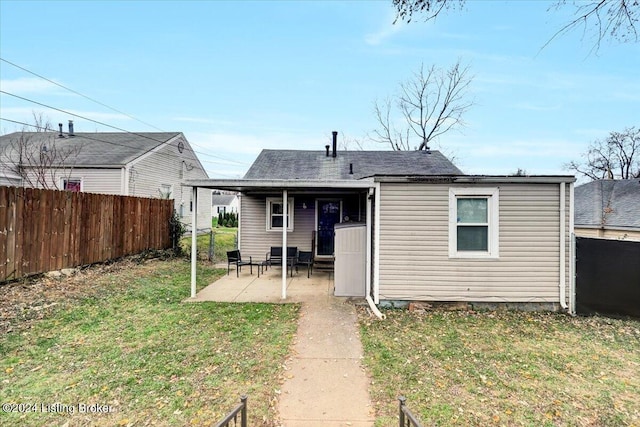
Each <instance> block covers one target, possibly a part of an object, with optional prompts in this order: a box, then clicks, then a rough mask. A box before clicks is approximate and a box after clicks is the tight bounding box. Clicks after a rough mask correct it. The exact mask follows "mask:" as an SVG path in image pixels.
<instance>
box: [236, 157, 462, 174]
mask: <svg viewBox="0 0 640 427" xmlns="http://www.w3.org/2000/svg"><path fill="white" fill-rule="evenodd" d="M351 164H352V165H353V174H350V173H349V165H351ZM462 174H463V173H462V171H461V170H460V169H458V168H457V167H456V166H455V165H454V164H453V163H451V162H450V161H449V160H448V159H447V158H446V157H445V156H443V155H442V154H441V153H440V152H439V151H430V152H426V151H338V152H337V156H336V157H335V158H334V157H331V154H330V155H329V157H327V155H326V151H302V150H262V152H261V153H260V155H259V156H258V158H257V159H256V160H255V162H253V164H252V165H251V167H250V168H249V170H248V171H247V173H246V175H245V176H244V178H245V179H321V180H325V179H326V180H335V179H337V180H341V179H362V178H365V177H370V176H374V175H462Z"/></svg>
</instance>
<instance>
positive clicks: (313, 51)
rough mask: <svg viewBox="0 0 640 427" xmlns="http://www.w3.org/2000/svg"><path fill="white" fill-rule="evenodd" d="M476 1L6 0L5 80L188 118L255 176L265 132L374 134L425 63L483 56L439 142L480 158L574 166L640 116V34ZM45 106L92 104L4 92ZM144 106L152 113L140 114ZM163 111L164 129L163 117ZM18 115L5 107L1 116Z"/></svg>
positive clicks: (291, 136)
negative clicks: (435, 11)
mask: <svg viewBox="0 0 640 427" xmlns="http://www.w3.org/2000/svg"><path fill="white" fill-rule="evenodd" d="M551 5H552V3H551V2H545V1H517V2H515V1H513V2H504V1H474V0H470V1H468V2H467V5H466V7H465V8H464V9H463V10H462V11H453V12H450V13H448V14H447V15H445V16H440V17H439V18H438V19H437V20H436V21H435V22H427V23H424V22H421V21H420V20H416V21H415V22H413V23H411V24H396V25H393V24H392V22H393V19H394V16H395V14H394V10H393V8H392V4H391V0H386V1H352V2H338V1H329V2H320V1H317V2H312V1H306V2H293V1H283V2H275V1H263V2H205V1H197V2H171V1H160V2H152V1H141V2H131V1H127V2H125V1H110V2H97V1H88V2H77V1H73V2H58V1H46V2H35V1H13V0H0V57H2V59H4V60H6V61H10V62H12V63H15V64H17V65H20V66H21V67H24V68H26V69H28V70H30V71H32V72H34V73H37V74H40V75H42V76H44V77H47V78H48V79H51V80H53V81H55V82H57V83H59V84H62V85H64V86H66V87H69V88H71V89H73V90H75V91H77V92H79V93H81V94H83V95H85V96H87V97H90V98H93V99H95V100H97V101H99V102H101V103H102V104H106V105H108V106H110V107H112V108H114V109H116V110H119V111H121V112H124V113H126V114H127V115H128V116H132V117H134V118H135V119H137V120H134V119H133V118H131V117H128V116H127V115H123V114H120V113H118V112H115V111H113V110H111V109H109V108H106V107H104V106H102V105H100V104H97V103H94V102H91V101H89V100H87V99H85V98H83V97H81V96H78V95H76V94H74V93H72V92H69V91H66V90H64V89H62V88H60V87H58V86H55V85H53V84H51V83H48V82H47V81H45V80H42V79H40V78H37V77H35V76H33V75H32V74H29V73H27V72H25V71H23V70H21V69H19V68H16V67H13V66H12V65H9V64H8V63H6V62H0V89H1V90H3V91H5V92H9V93H12V94H15V95H19V96H21V97H24V98H27V99H30V100H33V101H37V102H40V103H42V104H46V105H49V106H52V107H55V108H58V109H61V110H65V111H69V112H73V113H75V114H78V115H80V116H83V117H87V118H89V119H92V120H96V121H99V122H102V123H106V124H109V125H113V126H116V127H118V128H121V129H126V130H128V131H132V132H145V131H147V132H152V131H158V130H159V129H160V130H163V131H181V132H183V133H184V134H185V135H186V137H187V139H188V140H189V141H190V142H191V143H192V145H194V147H195V149H196V151H197V152H198V154H199V157H200V159H201V161H202V163H203V165H204V166H205V168H206V169H207V171H208V173H209V176H210V177H212V178H236V177H241V176H242V175H243V174H244V172H245V171H246V169H247V168H248V167H249V165H250V164H251V162H253V160H254V159H255V157H256V156H257V154H258V153H259V152H260V150H262V149H263V148H286V149H317V150H323V149H324V145H326V144H327V143H328V142H329V141H330V138H331V131H332V130H337V131H339V132H340V140H341V141H344V140H345V138H346V141H347V143H348V144H347V148H348V149H356V145H355V143H354V142H353V141H354V140H358V141H360V142H361V144H362V145H363V147H364V148H365V149H373V150H386V149H388V147H386V146H384V145H381V144H379V143H375V142H373V141H370V140H369V139H368V138H367V135H370V134H371V132H372V130H373V129H375V127H376V125H377V123H376V120H375V116H374V114H373V103H374V101H375V100H376V99H380V100H381V99H384V98H386V97H388V96H392V95H393V94H394V93H396V92H397V89H398V84H399V83H400V82H401V81H403V80H406V79H407V78H409V77H410V76H411V75H412V73H413V72H415V71H416V70H417V69H418V68H419V67H420V64H422V63H424V64H425V66H430V65H432V64H435V65H436V66H439V67H445V68H447V67H449V66H451V65H452V64H453V63H455V62H456V61H457V60H461V61H462V62H463V63H465V64H468V65H469V66H470V68H471V73H472V74H473V75H474V80H473V82H472V84H471V89H470V97H471V98H472V99H473V100H474V102H475V105H474V106H473V107H472V108H471V109H470V110H469V112H468V113H467V114H466V115H465V117H464V118H465V122H466V126H465V127H464V128H463V129H462V130H461V131H459V132H450V133H447V134H445V135H444V136H442V137H440V138H439V140H438V141H437V143H436V144H435V145H436V148H440V149H442V150H443V151H444V152H446V153H449V154H452V155H454V156H455V159H456V163H457V164H458V166H459V167H460V168H461V169H462V170H463V171H465V172H466V173H474V174H509V173H514V172H515V171H516V170H517V169H518V168H522V169H525V170H526V171H527V172H528V173H530V174H559V173H560V174H566V173H568V172H567V171H565V170H563V168H562V165H563V164H564V163H566V162H567V161H569V160H573V159H579V157H580V154H581V153H583V152H585V151H586V149H587V147H588V144H589V143H590V142H591V141H593V140H595V139H601V138H605V137H606V136H607V135H608V133H609V132H610V131H622V130H623V129H624V128H625V127H629V126H638V125H640V123H639V113H638V112H639V111H640V72H639V69H640V44H639V43H636V44H616V43H609V42H605V43H603V44H602V46H601V47H600V49H599V51H598V52H593V51H592V48H593V40H592V39H591V38H590V35H589V34H587V35H583V33H582V32H581V31H574V32H572V33H570V34H568V35H565V36H562V37H559V38H556V39H555V40H553V41H552V42H551V43H550V44H549V45H548V46H547V47H545V48H544V49H542V47H543V45H544V44H545V43H546V42H547V41H549V39H550V38H551V37H552V36H553V34H554V33H555V32H556V31H557V30H558V29H559V28H560V27H561V26H562V25H563V23H566V22H567V19H568V18H569V12H570V9H563V10H560V11H556V12H554V11H548V10H547V9H548V8H549V7H550V6H551ZM32 111H36V112H42V113H43V114H44V116H45V117H47V118H49V120H50V121H51V123H53V124H54V126H55V125H56V124H57V123H59V122H62V123H65V124H66V123H67V121H68V120H69V119H73V120H74V123H75V129H76V132H83V131H85V132H86V131H88V132H93V131H112V129H109V128H108V127H105V126H102V125H99V124H97V123H95V122H92V121H90V120H85V119H82V118H79V117H72V116H70V115H69V114H65V113H61V112H58V111H55V110H51V109H48V108H44V107H41V106H39V105H36V104H33V103H31V102H28V101H24V100H20V99H17V98H15V97H12V96H8V95H5V94H0V117H2V118H3V119H9V120H15V121H20V122H31V114H32ZM142 122H144V123H142ZM147 124H149V125H152V126H153V127H150V126H148V125H147ZM19 129H20V126H19V125H15V124H13V123H11V122H8V121H6V120H3V121H0V132H2V133H8V132H13V131H16V130H19Z"/></svg>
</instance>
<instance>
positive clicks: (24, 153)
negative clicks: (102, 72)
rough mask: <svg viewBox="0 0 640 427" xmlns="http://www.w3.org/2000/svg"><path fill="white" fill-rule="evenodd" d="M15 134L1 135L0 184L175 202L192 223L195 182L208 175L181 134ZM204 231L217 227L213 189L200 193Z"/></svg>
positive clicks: (61, 131)
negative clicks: (190, 184) (214, 224)
mask: <svg viewBox="0 0 640 427" xmlns="http://www.w3.org/2000/svg"><path fill="white" fill-rule="evenodd" d="M59 126H60V130H59V132H14V133H10V134H6V135H2V136H0V160H1V162H0V163H1V164H2V168H1V169H0V185H9V186H34V187H39V188H49V189H58V190H66V191H85V192H89V193H102V194H118V195H123V196H138V197H155V198H157V197H162V198H170V199H174V200H175V209H176V211H177V212H178V213H179V214H180V216H181V218H182V221H183V222H185V223H187V224H191V221H192V215H191V212H192V208H193V204H192V200H191V189H190V188H188V187H185V186H184V184H185V181H186V180H189V179H206V178H208V175H207V172H206V171H205V169H204V168H203V167H202V164H201V163H200V161H199V160H198V156H197V155H196V154H195V153H194V151H193V149H192V147H191V145H190V144H189V141H187V138H185V136H184V135H183V134H182V133H181V132H140V133H132V132H129V133H127V132H75V131H74V128H73V122H72V121H71V120H70V121H69V128H68V131H66V132H63V129H62V124H60V125H59ZM198 200H199V203H200V206H199V207H198V210H199V212H200V214H199V215H198V226H199V227H200V228H211V211H210V209H211V190H209V189H202V190H201V191H200V193H199V199H198Z"/></svg>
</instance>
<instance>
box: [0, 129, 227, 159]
mask: <svg viewBox="0 0 640 427" xmlns="http://www.w3.org/2000/svg"><path fill="white" fill-rule="evenodd" d="M0 120H4V121H6V122H11V123H15V124H19V125H23V126H29V127H33V128H37V129H41V130H45V131H49V129H47V128H46V127H43V126H38V125H34V124H30V123H24V122H21V121H18V120H12V119H7V118H4V117H0ZM167 133H170V132H167ZM63 134H66V135H69V133H68V132H63ZM142 136H144V135H142ZM82 138H85V139H88V140H90V141H96V142H101V143H103V144H109V145H114V146H118V147H124V148H132V147H131V146H129V145H125V144H119V143H117V142H113V141H105V140H104V139H100V138H95V137H91V136H88V135H86V134H85V133H83V134H82ZM154 141H157V142H159V143H161V144H164V143H166V141H159V140H156V139H154ZM153 148H155V147H153ZM153 148H152V149H151V150H153ZM151 150H148V151H146V152H145V153H147V152H149V151H151ZM192 151H193V150H192ZM193 152H194V153H195V151H193ZM145 153H143V154H145ZM143 154H141V155H143ZM156 154H158V155H162V156H167V157H169V158H172V159H174V158H175V157H174V156H172V155H171V154H169V153H162V152H158V153H156ZM202 162H204V163H211V164H224V163H219V162H213V161H210V160H204V161H201V163H202ZM202 169H203V170H207V169H205V168H204V167H203V168H202Z"/></svg>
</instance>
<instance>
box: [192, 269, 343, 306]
mask: <svg viewBox="0 0 640 427" xmlns="http://www.w3.org/2000/svg"><path fill="white" fill-rule="evenodd" d="M225 267H226V265H225ZM333 287H334V284H333V273H332V272H328V271H314V272H313V274H312V275H311V276H310V277H309V278H307V274H306V269H300V271H299V272H297V273H295V272H294V274H293V277H291V276H287V279H286V292H287V293H286V295H287V296H286V298H284V299H283V298H282V274H281V270H280V269H279V268H270V269H269V270H268V271H264V273H262V274H260V277H258V275H257V271H256V267H254V270H253V274H250V272H249V267H248V266H245V267H243V268H242V271H241V272H240V277H236V274H235V271H234V270H232V271H231V274H229V275H225V276H223V277H221V278H220V279H218V280H217V281H215V282H213V283H211V284H210V285H209V286H207V287H206V288H204V289H202V290H201V291H200V292H198V293H197V294H196V295H195V297H192V298H189V300H188V301H216V302H266V303H291V302H307V301H309V300H310V299H317V298H334V297H333Z"/></svg>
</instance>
